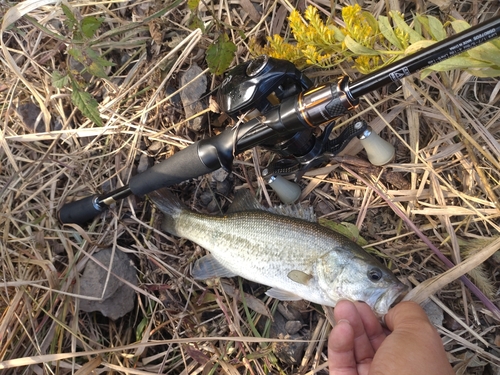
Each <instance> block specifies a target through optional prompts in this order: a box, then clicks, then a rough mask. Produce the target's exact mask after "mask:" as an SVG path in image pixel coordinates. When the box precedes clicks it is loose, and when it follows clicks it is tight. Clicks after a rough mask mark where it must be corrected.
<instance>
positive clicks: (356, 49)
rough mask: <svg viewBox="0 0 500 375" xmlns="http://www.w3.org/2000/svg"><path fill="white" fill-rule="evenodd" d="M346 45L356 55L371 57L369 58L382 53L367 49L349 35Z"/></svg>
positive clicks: (345, 41) (345, 40)
mask: <svg viewBox="0 0 500 375" xmlns="http://www.w3.org/2000/svg"><path fill="white" fill-rule="evenodd" d="M344 43H345V45H346V47H347V48H348V49H349V50H350V51H351V52H353V53H355V54H356V55H361V56H365V55H369V56H375V55H380V52H379V51H377V50H374V49H371V48H368V47H365V46H363V45H361V44H359V43H358V42H356V41H355V40H354V39H352V38H351V37H350V36H349V35H347V36H346V37H345V39H344Z"/></svg>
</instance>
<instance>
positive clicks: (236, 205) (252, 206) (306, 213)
mask: <svg viewBox="0 0 500 375" xmlns="http://www.w3.org/2000/svg"><path fill="white" fill-rule="evenodd" d="M257 210H258V211H267V212H270V213H272V214H275V215H281V216H288V217H295V218H297V219H301V220H305V221H310V222H312V223H316V222H317V220H316V215H315V214H314V210H313V208H312V207H309V208H303V207H302V206H301V205H299V204H294V205H281V206H277V207H270V208H265V207H263V206H262V205H261V204H260V203H259V202H258V201H257V199H255V197H254V196H253V195H252V193H250V191H249V190H247V189H241V190H238V191H237V192H236V195H235V196H234V199H233V203H231V205H230V206H229V208H228V210H227V212H226V213H228V214H234V213H236V212H243V211H257Z"/></svg>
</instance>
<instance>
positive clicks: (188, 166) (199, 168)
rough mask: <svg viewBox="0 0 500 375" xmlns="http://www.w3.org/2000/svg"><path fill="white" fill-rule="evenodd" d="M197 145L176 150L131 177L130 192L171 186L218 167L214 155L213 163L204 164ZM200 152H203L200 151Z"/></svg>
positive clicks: (141, 192)
mask: <svg viewBox="0 0 500 375" xmlns="http://www.w3.org/2000/svg"><path fill="white" fill-rule="evenodd" d="M199 146H200V142H196V143H194V144H192V145H190V146H188V147H186V148H185V149H182V150H181V151H179V152H176V153H175V154H173V155H172V156H170V157H169V158H168V159H165V160H163V161H162V162H161V163H158V164H156V165H154V166H153V167H151V168H149V169H147V170H146V171H144V172H142V173H140V174H138V175H135V176H134V177H132V179H131V180H130V182H129V186H130V190H131V191H132V193H134V194H135V195H139V196H142V195H145V194H148V193H151V192H152V191H154V190H158V189H160V188H163V187H168V186H172V185H175V184H178V183H180V182H182V181H186V180H189V179H191V178H196V177H199V176H202V175H204V174H207V173H210V172H213V171H214V170H216V169H218V168H220V166H221V164H220V163H219V162H218V160H217V156H215V160H214V162H213V165H209V166H208V167H207V166H206V165H205V163H204V162H203V161H202V160H201V158H200V152H199V150H198V148H199ZM207 146H208V148H210V149H212V148H213V153H216V152H217V150H216V149H215V148H214V147H210V145H207ZM201 154H203V153H202V152H201ZM208 159H210V158H207V160H208Z"/></svg>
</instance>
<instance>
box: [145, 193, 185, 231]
mask: <svg viewBox="0 0 500 375" xmlns="http://www.w3.org/2000/svg"><path fill="white" fill-rule="evenodd" d="M148 197H149V199H151V201H152V202H153V203H154V204H155V206H156V207H158V209H159V210H160V211H161V212H163V213H164V214H165V217H164V219H163V222H162V225H161V228H162V230H164V231H165V232H168V233H170V234H173V235H177V231H176V229H175V223H176V221H177V219H178V218H179V216H180V215H181V213H182V211H184V210H185V209H186V208H185V207H184V205H183V204H182V203H181V201H180V200H179V199H177V198H176V197H175V196H174V195H173V194H172V193H171V192H170V191H169V190H168V189H167V188H162V189H158V190H155V191H153V192H151V193H149V194H148Z"/></svg>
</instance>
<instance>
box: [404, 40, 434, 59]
mask: <svg viewBox="0 0 500 375" xmlns="http://www.w3.org/2000/svg"><path fill="white" fill-rule="evenodd" d="M435 43H436V41H435V40H419V41H418V42H415V43H413V44H412V45H411V46H409V47H408V48H407V49H405V55H407V56H408V55H411V54H412V53H415V52H417V51H419V50H421V49H422V48H426V47H429V46H431V45H433V44H435Z"/></svg>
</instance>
